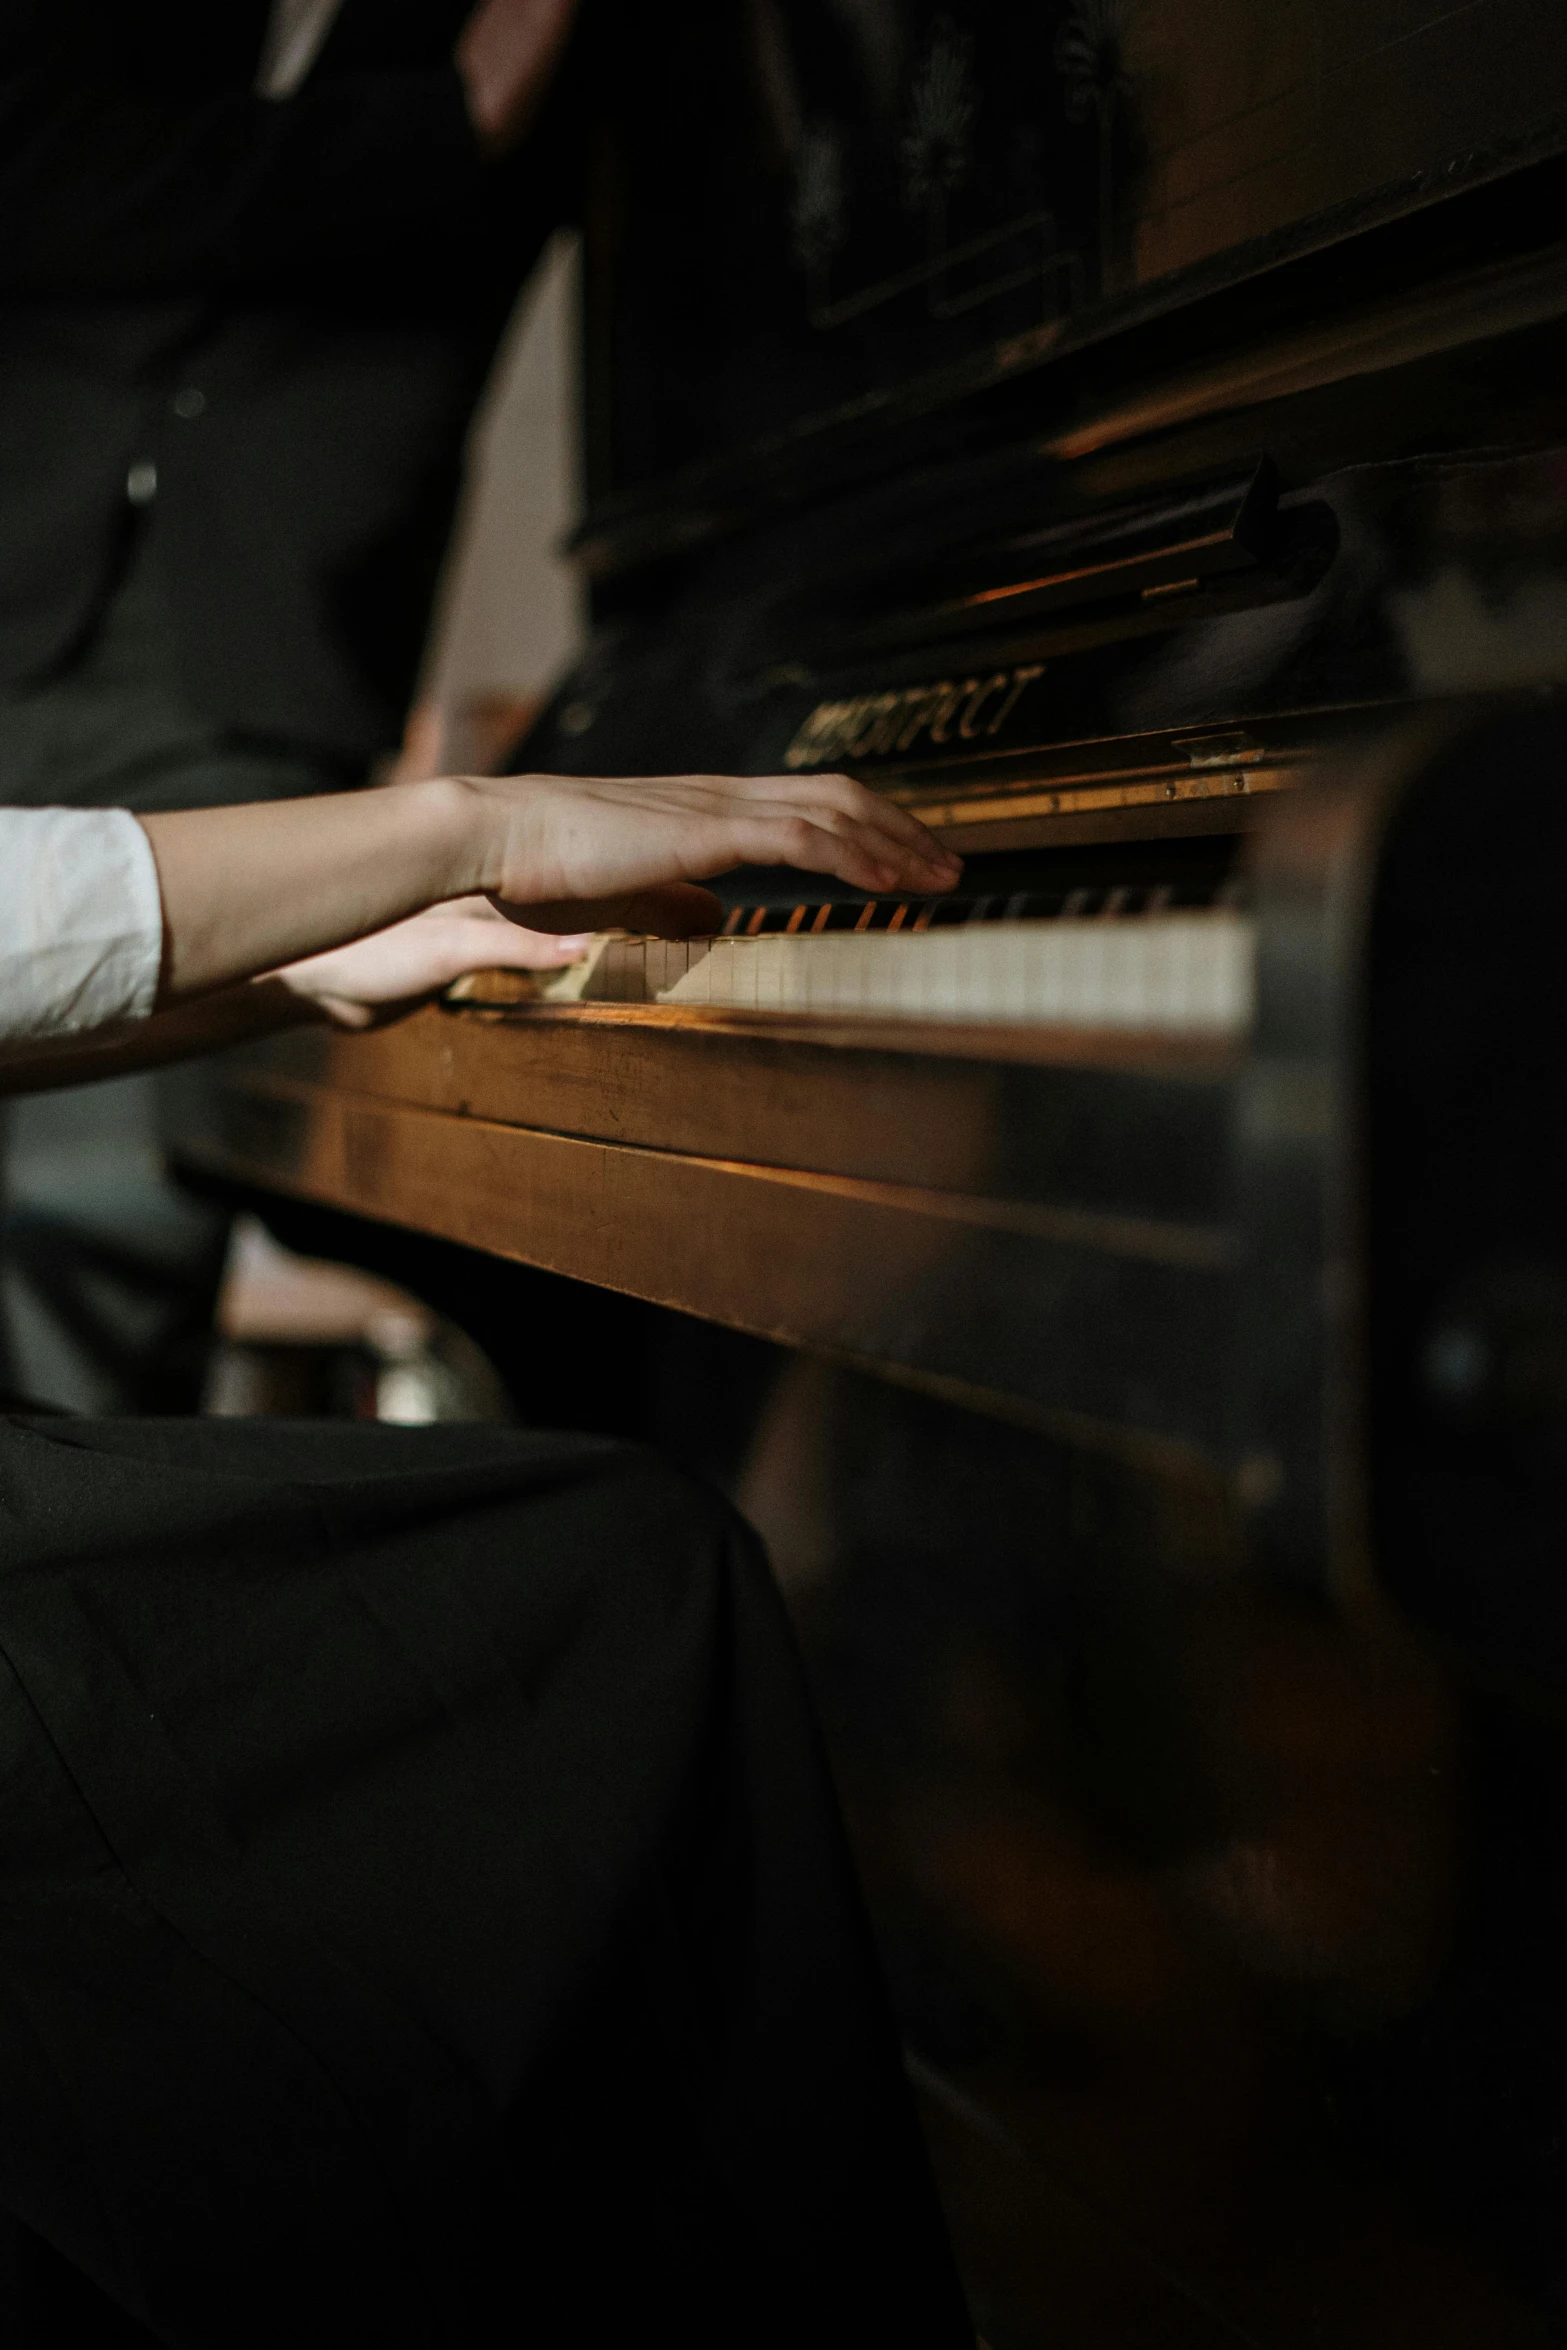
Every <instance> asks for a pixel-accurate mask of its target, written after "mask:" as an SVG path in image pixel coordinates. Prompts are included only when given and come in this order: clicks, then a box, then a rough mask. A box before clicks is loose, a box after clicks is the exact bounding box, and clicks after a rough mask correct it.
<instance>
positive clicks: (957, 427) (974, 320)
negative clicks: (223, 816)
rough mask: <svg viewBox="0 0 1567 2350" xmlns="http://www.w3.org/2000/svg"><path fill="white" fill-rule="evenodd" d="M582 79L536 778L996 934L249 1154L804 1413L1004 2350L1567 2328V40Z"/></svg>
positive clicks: (722, 43) (1383, 35) (438, 1084)
mask: <svg viewBox="0 0 1567 2350" xmlns="http://www.w3.org/2000/svg"><path fill="white" fill-rule="evenodd" d="M585 25H586V28H587V32H585V38H587V37H588V33H590V34H591V56H592V67H591V70H590V71H588V72H587V73H586V74H585V76H584V93H583V94H582V95H581V97H580V103H581V105H582V109H583V113H582V148H581V152H582V157H583V182H584V190H585V193H584V203H583V210H584V221H585V231H584V234H585V243H586V256H587V266H586V294H585V301H584V329H585V346H586V372H585V380H586V385H587V393H586V401H585V430H586V435H587V448H588V465H589V475H590V490H591V496H590V501H589V505H588V509H587V514H586V519H585V521H584V523H583V525H582V527H581V530H580V533H579V534H578V538H577V541H576V552H577V557H578V559H579V561H580V562H581V564H582V566H583V569H584V573H585V575H586V578H587V580H588V581H589V583H590V586H591V595H592V605H593V616H594V627H593V633H592V639H591V642H590V644H589V647H588V649H587V651H586V653H585V654H584V656H583V658H582V660H581V662H580V663H579V665H578V666H577V667H576V669H575V670H574V671H573V673H572V674H571V675H570V676H569V677H568V678H567V679H566V680H565V681H564V682H563V683H562V685H561V687H560V690H559V692H558V693H557V694H556V696H555V697H554V699H553V700H552V702H551V703H550V705H549V707H548V708H547V710H546V711H545V713H544V715H543V717H542V719H541V720H540V722H539V724H538V726H537V727H536V729H535V731H534V732H533V733H532V734H531V735H530V737H529V738H528V740H527V741H526V743H525V744H523V745H521V746H519V748H518V751H517V753H516V759H515V763H516V764H518V765H519V766H526V767H529V768H534V769H542V770H553V771H559V772H564V773H602V774H627V773H647V772H656V771H666V770H686V771H691V770H707V771H735V770H739V771H750V772H763V773H765V772H773V771H779V770H786V771H787V770H793V771H796V772H808V771H811V770H818V769H827V768H833V769H843V770H847V771H848V772H850V773H852V774H855V775H857V776H859V777H861V778H862V779H864V780H865V781H867V782H868V783H870V784H872V785H873V786H874V787H875V788H876V789H878V790H881V791H885V792H887V793H889V794H891V795H892V796H894V797H895V798H897V799H898V800H900V801H901V802H902V803H903V804H904V805H906V806H908V807H911V808H913V809H915V810H916V811H917V812H918V813H919V814H920V815H921V816H922V817H923V818H924V820H925V821H926V822H927V823H928V824H930V825H931V826H932V827H933V828H934V829H936V830H937V831H938V832H939V833H940V834H941V836H942V837H943V838H944V839H946V840H947V841H949V842H950V843H951V844H952V845H953V846H954V847H955V848H957V849H958V850H960V851H961V852H962V854H963V855H964V857H965V858H966V860H967V864H966V871H965V875H964V879H963V882H962V884H961V887H960V889H959V890H958V892H957V893H955V895H954V897H953V899H952V900H951V901H949V902H942V903H919V902H910V903H893V902H881V903H878V902H875V901H868V900H866V899H865V898H863V897H861V896H856V895H855V894H854V893H852V892H848V891H845V890H841V889H837V888H829V887H826V886H823V885H821V884H819V883H811V882H809V881H807V880H805V879H802V877H800V876H799V875H796V874H790V873H784V872H771V871H769V872H755V871H753V872H744V873H737V874H733V875H730V876H726V877H724V878H723V880H722V881H721V882H720V883H719V884H718V887H719V890H720V894H721V896H722V898H723V901H724V904H725V908H726V920H725V924H724V929H723V934H722V935H721V936H720V937H718V938H715V939H712V940H699V941H692V942H682V943H678V944H672V943H669V942H660V941H649V940H641V939H630V938H613V939H606V940H602V941H598V942H596V944H595V948H594V951H593V954H592V955H591V957H590V958H589V959H588V960H587V961H586V962H585V963H584V964H583V965H581V966H579V967H578V968H577V969H576V970H575V971H574V972H573V973H572V974H570V975H568V977H567V978H566V979H565V980H563V981H559V982H554V981H552V982H550V983H547V984H542V983H541V985H540V986H539V988H538V989H537V991H536V992H530V991H529V988H528V986H527V984H526V983H524V982H520V981H517V980H508V979H506V978H505V977H504V976H502V975H492V976H488V977H487V976H485V975H480V976H479V977H478V978H477V979H475V980H473V981H471V982H467V983H464V985H463V986H462V987H460V988H458V989H457V990H455V991H453V994H452V997H451V998H450V999H449V1000H448V1001H447V1002H445V1003H443V1004H441V1005H440V1006H437V1007H433V1008H430V1009H427V1010H425V1011H423V1012H421V1013H420V1014H418V1015H417V1016H416V1017H414V1018H413V1019H411V1020H409V1021H408V1022H406V1023H405V1024H403V1025H401V1026H399V1027H396V1028H394V1029H390V1030H387V1031H385V1032H383V1033H380V1034H377V1035H372V1036H367V1037H363V1038H353V1039H350V1038H345V1037H342V1036H335V1035H327V1034H324V1033H320V1032H315V1031H311V1032H308V1033H307V1032H304V1031H297V1032H294V1033H293V1034H291V1035H289V1036H288V1037H287V1038H285V1039H282V1040H278V1041H275V1042H272V1043H270V1044H267V1045H265V1046H258V1047H252V1048H247V1049H246V1050H245V1051H243V1052H240V1053H238V1054H236V1055H234V1056H232V1057H231V1058H230V1060H229V1061H228V1062H227V1063H226V1064H225V1065H224V1067H223V1068H222V1070H221V1072H220V1074H219V1076H218V1077H217V1079H216V1080H215V1082H214V1083H213V1084H212V1085H211V1086H210V1087H209V1088H208V1089H207V1091H206V1093H205V1095H204V1097H203V1099H202V1101H201V1103H200V1105H199V1107H197V1108H194V1109H193V1110H192V1111H191V1113H190V1114H189V1117H188V1120H187V1124H186V1128H185V1131H184V1134H183V1137H182V1142H181V1149H182V1153H183V1156H184V1158H185V1159H186V1161H187V1162H188V1163H189V1164H190V1165H191V1166H192V1167H194V1168H198V1169H200V1170H201V1171H202V1172H203V1173H205V1175H207V1176H208V1177H209V1178H210V1177H213V1176H219V1177H221V1178H223V1179H225V1180H227V1181H228V1182H230V1183H233V1184H238V1185H245V1186H248V1187H250V1189H251V1191H252V1193H253V1194H254V1195H256V1196H262V1197H272V1198H274V1199H276V1200H278V1201H282V1200H289V1199H291V1200H294V1201H296V1202H297V1201H304V1202H311V1203H316V1204H318V1205H321V1206H325V1207H329V1208H332V1209H336V1210H339V1211H349V1212H351V1213H352V1214H353V1215H354V1216H356V1217H359V1218H363V1219H367V1220H369V1223H368V1224H367V1227H366V1228H367V1229H369V1228H371V1227H374V1228H376V1229H379V1230H381V1231H382V1232H383V1234H384V1233H387V1232H392V1231H403V1232H409V1233H414V1234H419V1235H423V1236H426V1237H427V1238H428V1237H431V1236H433V1237H434V1238H437V1239H440V1240H442V1241H445V1242H450V1243H458V1244H461V1246H462V1247H463V1248H465V1249H466V1250H468V1251H472V1252H478V1256H477V1258H476V1261H478V1262H481V1263H482V1262H484V1261H492V1262H495V1263H497V1264H498V1263H499V1261H500V1260H511V1261H512V1262H514V1263H518V1264H524V1265H531V1266H537V1267H543V1268H546V1269H548V1270H549V1271H551V1272H553V1273H555V1274H558V1275H563V1276H567V1277H569V1278H570V1279H571V1280H572V1281H574V1282H577V1283H581V1284H591V1285H594V1287H595V1288H596V1289H599V1290H609V1291H615V1292H619V1293H623V1294H625V1295H627V1296H629V1297H633V1298H638V1299H642V1300H645V1301H651V1303H652V1305H654V1306H656V1307H657V1308H659V1309H662V1310H663V1311H664V1312H665V1313H667V1315H668V1317H669V1322H670V1327H671V1328H678V1329H679V1330H680V1331H681V1332H682V1333H684V1334H685V1335H684V1344H683V1346H682V1348H680V1349H677V1350H675V1351H674V1352H673V1353H672V1354H671V1355H670V1356H669V1357H668V1362H669V1363H671V1364H679V1365H681V1366H683V1368H680V1369H678V1370H676V1369H670V1370H668V1371H667V1373H666V1376H667V1378H668V1379H669V1380H670V1381H672V1382H673V1389H672V1394H671V1396H669V1397H666V1399H665V1400H666V1402H668V1403H671V1404H672V1407H673V1409H674V1410H675V1411H676V1413H677V1414H678V1413H679V1412H680V1411H682V1410H683V1411H685V1412H686V1413H687V1415H688V1416H689V1415H691V1414H694V1413H699V1412H703V1411H709V1412H711V1411H715V1410H718V1409H719V1404H718V1403H715V1400H714V1399H715V1396H718V1395H719V1394H720V1391H721V1390H722V1389H723V1388H724V1387H725V1384H726V1382H729V1381H730V1380H731V1371H732V1382H733V1385H734V1388H735V1392H736V1393H737V1394H738V1395H739V1396H740V1403H741V1405H742V1406H743V1410H741V1417H742V1418H743V1419H744V1422H745V1425H744V1428H743V1431H742V1434H743V1441H742V1442H738V1443H737V1444H736V1445H735V1447H734V1448H733V1459H732V1462H731V1476H730V1482H731V1484H732V1487H733V1489H734V1491H735V1492H736V1494H737V1497H738V1499H739V1500H740V1502H741V1504H742V1506H744V1507H745V1508H747V1509H748V1511H749V1512H750V1513H751V1514H752V1516H753V1517H754V1518H755V1519H756V1521H757V1522H758V1523H759V1524H760V1525H761V1527H762V1528H763V1531H764V1532H765V1533H766V1534H767V1536H768V1538H769V1541H770V1544H771V1547H772V1551H773V1556H774V1560H775V1564H776V1567H777V1571H778V1573H779V1576H780V1579H781V1581H782V1583H783V1586H784V1589H785V1593H786V1596H787V1597H788V1599H789V1601H790V1604H791V1606H792V1608H793V1610H794V1612H795V1616H796V1619H797V1622H798V1625H799V1629H800V1636H801V1640H802V1643H803V1646H804V1650H805V1654H806V1657H807V1662H808V1665H809V1668H810V1671H811V1673H812V1676H813V1679H814V1682H815V1685H816V1689H817V1692H818V1696H819V1699H820V1703H821V1709H822V1714H823V1719H824V1722H825V1725H826V1728H827V1733H828V1737H829V1740H830V1743H831V1745H832V1749H833V1752H834V1756H835V1760H836V1764H837V1767H838V1771H839V1777H840V1783H841V1786H842V1790H843V1796H844V1802H845V1806H846V1810H847V1814H848V1817H849V1820H850V1824H851V1831H852V1834H853V1836H854V1840H855V1844H856V1849H857V1852H858V1855H859V1859H860V1864H861V1868H862V1872H863V1876H864V1881H865V1886H866V1891H867V1895H868V1898H869V1901H870V1904H871V1908H872V1912H873V1916H874V1920H875V1924H876V1927H877V1931H878V1934H879V1935H880V1937H881V1942H882V1948H883V1951H884V1955H885V1959H886V1965H887V1971H888V1976H889V1980H890V1982H891V1985H892V1988H893V1993H894V1997H895V2000H896V2003H897V2006H898V2009H899V2013H900V2018H901V2021H902V2025H903V2029H904V2032H905V2036H906V2043H907V2048H908V2064H909V2071H910V2077H911V2079H912V2081H913V2083H914V2086H915V2089H916V2092H917V2094H918V2097H919V2100H920V2104H921V2110H922V2112H923V2114H924V2117H925V2120H926V2124H927V2129H928V2135H929V2141H930V2145H931V2150H932V2156H933V2159H934V2161H935V2164H936V2169H937V2173H938V2177H939V2180H940V2183H941V2186H942V2191H943V2195H944V2197H945V2201H946V2206H947V2209H948V2213H949V2216H950V2219H951V2224H952V2228H953V2233H954V2238H955V2241H956V2244H957V2247H958V2251H959V2256H960V2260H961V2263H962V2266H963V2270H964V2274H965V2277H966V2279H967V2282H968V2285H969V2289H970V2292H971V2295H972V2300H973V2306H974V2312H975V2318H976V2324H977V2325H978V2327H979V2329H980V2331H981V2332H982V2333H983V2334H984V2335H985V2336H986V2338H987V2339H988V2340H989V2341H990V2342H991V2343H992V2344H993V2345H994V2346H995V2350H1036V2346H1037V2350H1044V2346H1046V2345H1050V2346H1051V2350H1112V2346H1114V2350H1121V2346H1123V2345H1132V2344H1137V2345H1148V2346H1149V2350H1188V2346H1191V2350H1198V2346H1201V2350H1210V2346H1211V2350H1220V2346H1221V2345H1223V2346H1229V2345H1238V2344H1248V2345H1252V2346H1253V2350H1258V2346H1263V2345H1265V2346H1267V2350H1296V2346H1300V2350H1305V2346H1306V2345H1312V2346H1317V2345H1321V2346H1322V2350H1329V2346H1332V2350H1348V2346H1349V2345H1356V2346H1360V2345H1364V2346H1366V2350H1393V2346H1395V2345H1397V2346H1402V2345H1405V2344H1409V2345H1416V2344H1418V2345H1419V2346H1420V2350H1448V2346H1451V2350H1460V2346H1463V2350H1480V2346H1481V2345H1483V2346H1484V2350H1512V2346H1513V2345H1517V2346H1519V2350H1522V2346H1524V2345H1534V2344H1547V2343H1551V2342H1560V2341H1562V2340H1563V2339H1564V2338H1567V1712H1564V1696H1567V1485H1564V1473H1567V1124H1564V1112H1563V1104H1564V1101H1567V916H1564V912H1563V901H1564V887H1567V883H1564V876H1567V713H1564V711H1563V709H1562V704H1561V697H1560V687H1561V684H1562V682H1563V680H1564V679H1567V241H1564V232H1567V26H1564V24H1563V21H1562V18H1561V14H1560V9H1559V6H1557V5H1555V4H1553V0H1470V4H1469V5H1468V6H1466V7H1456V8H1455V7H1452V6H1447V7H1443V8H1439V7H1438V6H1437V5H1436V0H1428V4H1427V5H1420V4H1419V0H1364V4H1363V5H1362V6H1361V7H1359V8H1358V9H1353V10H1352V9H1349V8H1347V7H1344V6H1342V5H1341V4H1340V0H1225V5H1223V6H1217V5H1216V6H1214V7H1210V8H1205V9H1202V10H1200V11H1199V10H1194V9H1191V8H1189V7H1185V6H1183V5H1182V4H1181V0H1072V4H1071V5H1065V4H1063V0H1039V4H1038V5H1030V6H1029V7H1028V8H1023V7H1022V6H1019V5H1008V4H1005V0H990V4H985V0H974V4H973V5H967V6H965V5H959V4H958V0H950V5H949V6H948V7H947V9H945V10H944V11H940V12H936V11H932V10H931V9H930V8H928V7H926V6H923V5H918V4H915V0H744V4H742V0H700V4H699V5H693V6H692V7H690V8H689V9H687V10H686V11H683V12H682V17H681V29H680V32H679V35H678V38H676V37H675V36H674V35H673V34H672V33H671V31H670V22H669V18H668V15H667V12H661V11H649V10H638V9H636V8H634V7H626V8H625V9H623V10H620V11H614V10H612V9H610V8H607V7H606V8H605V9H603V10H602V11H600V12H599V13H598V14H596V15H595V14H592V13H590V15H589V16H588V18H587V19H586V20H585ZM382 1261H385V1257H384V1254H383V1259H382ZM498 1277H499V1276H498V1275H497V1278H498ZM704 1332H709V1333H711V1336H710V1337H704V1336H703V1333H704ZM726 1332H727V1333H733V1332H738V1333H745V1334H749V1336H750V1338H751V1339H752V1340H753V1341H758V1342H766V1343H765V1345H762V1344H757V1345H754V1346H752V1347H751V1348H750V1349H749V1351H746V1350H744V1349H742V1350H741V1352H739V1353H736V1352H734V1351H733V1349H734V1347H735V1344H736V1343H737V1342H735V1341H733V1340H731V1339H730V1338H728V1337H726V1336H725V1335H724V1334H725V1333H726ZM704 1347H707V1348H708V1349H709V1353H708V1357H707V1360H708V1366H709V1368H708V1374H707V1375H706V1376H705V1377H702V1376H697V1375H695V1374H694V1373H693V1372H692V1369H691V1365H692V1362H693V1361H694V1360H697V1359H698V1358H700V1357H701V1356H702V1350H703V1348H704ZM726 1349H729V1350H730V1351H729V1352H726V1351H725V1350H726ZM734 1366H740V1367H739V1368H734ZM682 1381H684V1385H682V1384H681V1382H682ZM573 1400H580V1401H581V1402H582V1404H583V1408H584V1409H585V1410H586V1409H587V1408H588V1407H589V1405H590V1403H591V1397H589V1396H586V1395H584V1396H583V1397H582V1398H580V1399H574V1398H572V1397H570V1396H568V1397H567V1398H566V1401H567V1403H568V1404H570V1403H571V1402H572V1401H573ZM721 1401H722V1404H723V1408H724V1409H725V1410H728V1411H729V1412H730V1414H731V1417H733V1414H734V1411H735V1410H736V1409H737V1408H739V1407H737V1406H736V1404H735V1399H734V1396H733V1395H729V1396H726V1397H722V1398H721Z"/></svg>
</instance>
